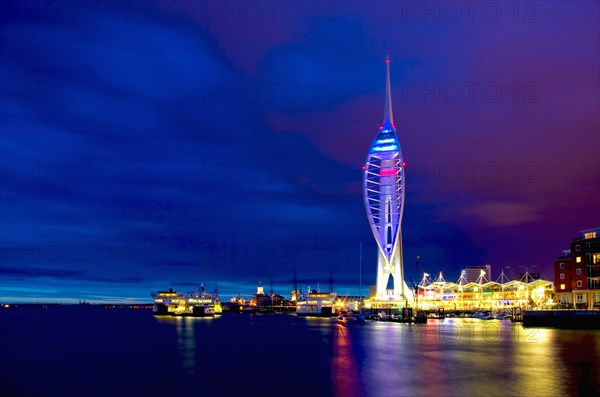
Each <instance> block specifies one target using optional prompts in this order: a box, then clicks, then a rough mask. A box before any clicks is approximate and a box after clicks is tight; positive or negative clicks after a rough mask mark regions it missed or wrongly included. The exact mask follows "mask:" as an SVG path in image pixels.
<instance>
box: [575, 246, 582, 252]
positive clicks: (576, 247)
mask: <svg viewBox="0 0 600 397" xmlns="http://www.w3.org/2000/svg"><path fill="white" fill-rule="evenodd" d="M575 251H577V252H579V251H581V245H579V244H577V245H576V246H575Z"/></svg>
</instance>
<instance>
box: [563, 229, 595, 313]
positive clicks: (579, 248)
mask: <svg viewBox="0 0 600 397" xmlns="http://www.w3.org/2000/svg"><path fill="white" fill-rule="evenodd" d="M570 248H571V249H568V250H564V251H563V254H562V255H561V256H559V257H558V258H556V259H555V260H554V286H555V288H556V296H557V298H558V301H559V302H560V303H562V304H565V305H568V306H573V307H576V308H581V309H600V227H598V228H594V229H588V230H582V231H581V235H580V236H577V237H575V238H574V239H573V240H572V241H571V247H570Z"/></svg>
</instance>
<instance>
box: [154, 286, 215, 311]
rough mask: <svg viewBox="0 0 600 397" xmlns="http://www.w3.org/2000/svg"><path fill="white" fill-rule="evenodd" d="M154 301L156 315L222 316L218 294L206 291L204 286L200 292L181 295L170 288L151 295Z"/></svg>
mask: <svg viewBox="0 0 600 397" xmlns="http://www.w3.org/2000/svg"><path fill="white" fill-rule="evenodd" d="M150 295H151V296H152V299H153V301H154V306H153V307H152V313H153V314H154V315H171V316H193V317H214V316H215V314H221V313H222V309H221V304H220V302H219V297H218V295H217V294H209V293H207V292H205V291H204V285H201V286H200V290H199V291H193V292H189V293H187V294H183V293H179V292H176V291H174V290H173V289H172V288H169V290H168V291H158V292H155V293H152V294H150Z"/></svg>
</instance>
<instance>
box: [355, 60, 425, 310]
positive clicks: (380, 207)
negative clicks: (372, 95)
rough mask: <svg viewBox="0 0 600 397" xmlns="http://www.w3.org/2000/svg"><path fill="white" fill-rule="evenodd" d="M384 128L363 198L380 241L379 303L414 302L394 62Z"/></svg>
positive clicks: (367, 173)
mask: <svg viewBox="0 0 600 397" xmlns="http://www.w3.org/2000/svg"><path fill="white" fill-rule="evenodd" d="M385 89H386V92H385V108H384V116H383V124H382V125H381V126H380V128H379V131H378V132H377V135H376V136H375V139H374V140H373V143H372V144H371V147H370V148H369V152H368V154H367V158H366V161H365V164H364V166H363V171H364V173H363V194H364V203H365V209H366V212H367V218H368V220H369V225H370V226H371V231H372V232H373V235H374V237H375V240H376V241H377V247H378V250H377V251H378V252H377V282H376V293H375V298H376V300H385V301H403V300H412V297H413V294H412V291H411V289H409V288H408V286H407V285H406V283H405V281H404V268H403V260H402V231H401V224H402V213H403V210H404V197H405V173H404V165H405V163H404V160H403V158H402V151H401V149H400V143H399V141H398V136H397V135H396V127H395V125H394V116H393V112H392V96H391V84H390V59H389V57H387V59H386V87H385Z"/></svg>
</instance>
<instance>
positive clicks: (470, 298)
mask: <svg viewBox="0 0 600 397" xmlns="http://www.w3.org/2000/svg"><path fill="white" fill-rule="evenodd" d="M479 272H480V273H479V277H478V278H477V280H475V281H473V282H467V281H466V278H465V275H464V271H463V272H461V275H460V277H459V279H458V280H457V281H456V282H447V281H446V280H444V278H443V276H442V274H441V273H440V275H439V276H438V278H437V279H436V280H435V281H433V282H431V281H430V279H429V274H427V273H424V275H423V279H422V280H421V282H420V283H419V285H418V286H417V296H416V299H415V305H416V306H417V307H418V308H419V309H424V310H431V309H439V308H443V309H446V310H479V309H484V310H494V311H499V310H508V309H510V308H513V307H522V308H543V307H550V306H552V305H553V304H554V300H553V294H554V283H553V282H552V281H548V280H542V279H537V280H533V279H531V278H529V277H524V278H523V279H519V280H511V281H508V280H507V281H506V282H504V278H500V279H499V281H487V279H486V278H485V275H484V273H485V271H484V270H481V269H480V271H479Z"/></svg>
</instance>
